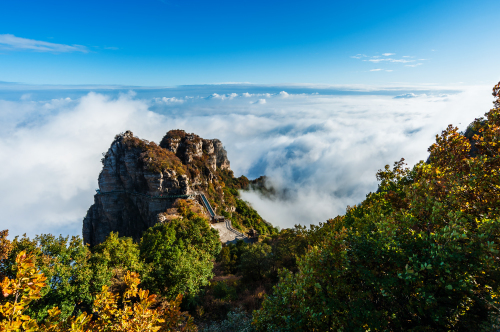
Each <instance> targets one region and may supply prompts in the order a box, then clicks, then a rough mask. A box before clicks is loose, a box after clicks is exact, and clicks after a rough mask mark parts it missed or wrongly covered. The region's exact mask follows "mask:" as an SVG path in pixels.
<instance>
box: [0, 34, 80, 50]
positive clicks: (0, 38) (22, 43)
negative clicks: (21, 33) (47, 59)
mask: <svg viewBox="0 0 500 332" xmlns="http://www.w3.org/2000/svg"><path fill="white" fill-rule="evenodd" d="M0 49H4V50H12V51H21V50H23V51H24V50H28V51H36V52H52V53H66V52H83V53H87V52H88V49H87V48H86V47H85V46H82V45H64V44H55V43H49V42H45V41H41V40H34V39H27V38H21V37H16V36H14V35H10V34H0Z"/></svg>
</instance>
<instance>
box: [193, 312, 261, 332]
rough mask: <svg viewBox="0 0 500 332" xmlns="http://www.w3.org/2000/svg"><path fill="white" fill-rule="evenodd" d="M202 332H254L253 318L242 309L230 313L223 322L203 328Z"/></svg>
mask: <svg viewBox="0 0 500 332" xmlns="http://www.w3.org/2000/svg"><path fill="white" fill-rule="evenodd" d="M199 331H200V332H254V331H255V328H254V327H253V326H252V318H251V316H250V315H248V314H247V313H246V312H245V311H243V310H242V309H238V308H237V309H236V310H234V311H230V312H229V313H228V314H227V319H225V320H223V321H221V322H214V323H212V324H210V325H209V326H207V327H205V328H201V329H200V330H199Z"/></svg>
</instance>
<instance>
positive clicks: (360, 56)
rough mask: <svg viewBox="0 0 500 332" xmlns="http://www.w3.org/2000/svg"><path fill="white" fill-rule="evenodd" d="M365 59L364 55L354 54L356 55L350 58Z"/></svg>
mask: <svg viewBox="0 0 500 332" xmlns="http://www.w3.org/2000/svg"><path fill="white" fill-rule="evenodd" d="M366 57H367V55H365V54H356V55H353V56H351V58H353V59H361V58H366Z"/></svg>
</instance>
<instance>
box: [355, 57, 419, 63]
mask: <svg viewBox="0 0 500 332" xmlns="http://www.w3.org/2000/svg"><path fill="white" fill-rule="evenodd" d="M363 61H370V62H374V63H379V62H395V63H408V62H415V60H406V59H392V58H387V59H385V58H383V59H378V58H375V59H369V60H363Z"/></svg>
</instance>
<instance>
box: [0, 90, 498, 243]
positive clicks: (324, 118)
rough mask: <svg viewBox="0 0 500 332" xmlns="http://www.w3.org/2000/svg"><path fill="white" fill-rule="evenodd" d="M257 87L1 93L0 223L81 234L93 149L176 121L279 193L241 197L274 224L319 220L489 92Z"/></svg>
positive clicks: (468, 113) (96, 154)
mask: <svg viewBox="0 0 500 332" xmlns="http://www.w3.org/2000/svg"><path fill="white" fill-rule="evenodd" d="M263 89H264V88H262V87H260V88H258V89H257V88H256V89H255V91H251V90H248V91H247V92H245V93H241V92H238V93H234V92H228V93H221V92H217V93H215V92H214V93H211V94H208V95H199V94H196V91H191V94H190V95H188V96H184V97H181V96H179V95H178V94H177V95H175V94H174V93H173V92H171V91H169V90H168V89H166V90H163V91H160V92H155V94H156V96H155V97H153V98H142V97H141V98H140V97H138V96H137V95H135V93H132V92H131V93H126V94H123V93H122V94H120V95H118V96H110V95H109V94H108V93H88V94H86V95H84V96H83V97H78V98H68V97H65V98H56V99H50V100H30V96H29V95H26V94H23V96H22V97H21V99H19V100H16V101H14V100H10V101H8V100H0V112H1V114H2V119H3V121H2V122H0V160H2V166H1V170H2V172H0V192H1V195H2V200H1V201H0V209H1V211H2V215H1V216H0V224H1V225H2V228H9V229H10V230H11V234H12V235H19V234H22V233H25V232H26V233H28V234H29V235H34V234H39V233H43V232H51V233H56V234H59V233H62V234H75V235H77V234H78V235H79V234H80V233H81V222H82V219H83V217H84V216H85V213H86V210H87V209H88V207H89V206H90V205H91V204H92V202H93V194H94V189H95V188H96V187H97V176H98V174H99V171H100V169H101V164H100V159H101V153H102V152H105V151H106V150H107V148H108V147H109V145H110V143H111V141H112V140H113V137H114V135H115V134H117V133H119V132H123V131H125V130H132V131H133V132H134V133H135V134H136V135H138V136H139V137H141V138H146V139H148V140H154V141H157V142H158V141H159V140H160V139H161V138H162V137H163V135H164V134H165V133H166V132H167V131H168V130H171V129H177V128H179V129H184V130H186V131H188V132H194V133H197V134H199V135H200V136H202V137H204V138H219V139H221V140H222V142H223V143H224V144H225V146H226V149H227V150H228V156H229V159H230V161H231V167H232V169H233V170H234V171H235V174H236V175H238V176H239V175H242V174H245V175H247V176H248V177H250V178H254V177H258V176H260V175H264V174H265V175H268V176H269V178H270V181H271V182H272V185H273V186H275V187H276V188H278V189H280V190H282V191H284V192H286V193H287V195H286V197H284V198H283V197H282V198H280V199H276V200H267V199H264V198H262V197H259V195H258V194H256V193H254V192H250V193H244V194H243V197H244V198H245V199H246V200H248V201H250V202H251V203H252V205H253V206H254V207H255V208H256V209H257V210H258V211H259V212H260V213H261V214H262V215H263V217H264V218H265V219H267V220H268V221H270V222H272V223H273V224H275V225H278V226H280V227H282V228H283V227H291V226H293V225H294V224H296V223H302V224H311V223H315V224H317V223H318V222H321V221H324V220H326V219H328V218H331V217H334V216H336V215H338V214H342V213H343V212H344V210H345V207H346V205H353V204H356V203H358V202H360V201H361V200H362V199H363V198H364V196H365V195H366V193H368V192H369V191H374V190H376V179H375V172H376V171H377V170H378V169H380V168H383V167H384V165H385V164H392V163H393V162H394V161H396V160H399V159H400V158H401V157H404V158H406V160H407V161H408V163H409V164H410V165H411V164H414V163H416V162H417V161H418V160H421V159H425V158H427V152H426V150H427V147H428V146H429V145H430V144H431V143H432V142H433V139H434V136H435V134H438V133H440V131H441V130H442V129H444V128H445V127H446V126H447V125H448V124H449V123H453V124H457V125H459V126H461V127H462V128H464V127H465V126H466V125H467V124H468V123H469V122H470V121H472V120H473V119H474V118H475V117H479V116H481V115H482V114H483V113H484V112H486V111H487V110H488V109H489V107H490V101H491V98H490V88H489V87H484V88H464V90H463V91H461V92H460V93H456V94H448V95H443V94H441V92H440V91H435V93H429V92H426V94H421V93H419V92H418V91H415V93H417V94H418V98H413V97H416V96H417V94H415V93H412V94H408V95H403V96H402V97H401V98H393V97H394V96H385V95H375V94H373V95H361V96H349V95H321V94H312V93H309V94H308V93H301V94H293V93H289V92H286V90H285V89H282V90H281V92H273V93H266V92H263V91H262V90H263ZM214 90H215V89H214ZM277 91H280V89H277ZM207 96H208V97H207Z"/></svg>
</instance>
